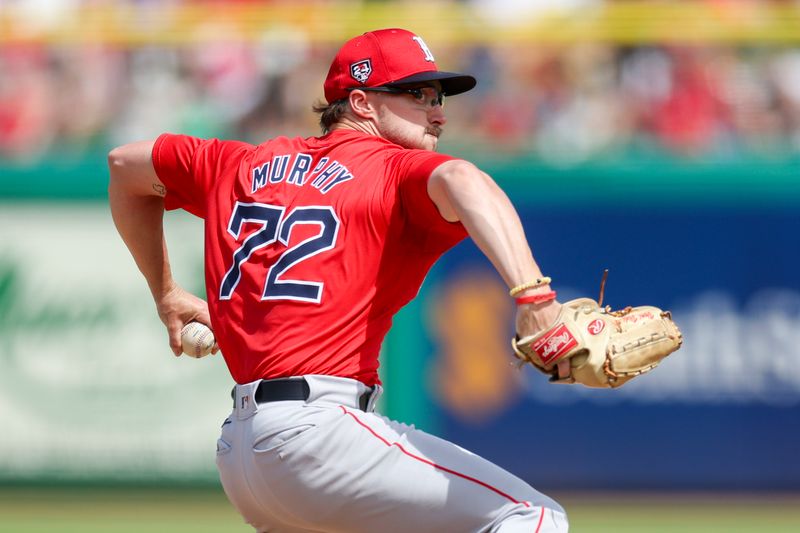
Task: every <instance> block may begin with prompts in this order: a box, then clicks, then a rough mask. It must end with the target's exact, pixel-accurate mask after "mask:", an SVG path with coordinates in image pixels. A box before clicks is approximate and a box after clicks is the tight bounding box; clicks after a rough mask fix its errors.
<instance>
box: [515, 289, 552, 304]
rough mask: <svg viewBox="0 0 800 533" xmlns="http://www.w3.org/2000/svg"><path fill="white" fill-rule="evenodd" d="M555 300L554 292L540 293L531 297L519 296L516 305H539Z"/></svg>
mask: <svg viewBox="0 0 800 533" xmlns="http://www.w3.org/2000/svg"><path fill="white" fill-rule="evenodd" d="M555 299H556V291H549V292H542V293H539V294H534V295H531V296H521V297H519V298H517V305H524V304H540V303H542V302H549V301H550V300H555Z"/></svg>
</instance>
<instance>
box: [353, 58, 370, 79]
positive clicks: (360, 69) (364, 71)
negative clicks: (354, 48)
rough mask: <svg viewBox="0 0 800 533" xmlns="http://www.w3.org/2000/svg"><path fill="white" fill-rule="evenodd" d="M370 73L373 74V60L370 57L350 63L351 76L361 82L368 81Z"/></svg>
mask: <svg viewBox="0 0 800 533" xmlns="http://www.w3.org/2000/svg"><path fill="white" fill-rule="evenodd" d="M370 74H372V61H370V60H369V59H362V60H361V61H356V62H355V63H352V64H351V65H350V76H352V77H353V79H354V80H356V81H357V82H359V83H367V80H368V79H369V76H370Z"/></svg>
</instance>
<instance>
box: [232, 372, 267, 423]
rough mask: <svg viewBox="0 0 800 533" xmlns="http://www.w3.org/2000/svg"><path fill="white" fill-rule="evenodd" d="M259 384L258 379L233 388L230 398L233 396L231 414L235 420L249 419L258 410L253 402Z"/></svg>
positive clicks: (254, 401)
mask: <svg viewBox="0 0 800 533" xmlns="http://www.w3.org/2000/svg"><path fill="white" fill-rule="evenodd" d="M259 383H261V380H260V379H259V380H257V381H253V382H250V383H245V384H244V385H236V386H235V387H233V391H231V396H233V412H234V414H235V415H236V418H237V419H239V420H245V419H247V418H250V417H251V416H253V415H254V414H255V413H256V411H257V410H258V404H257V403H256V400H255V391H256V389H257V388H258V385H259Z"/></svg>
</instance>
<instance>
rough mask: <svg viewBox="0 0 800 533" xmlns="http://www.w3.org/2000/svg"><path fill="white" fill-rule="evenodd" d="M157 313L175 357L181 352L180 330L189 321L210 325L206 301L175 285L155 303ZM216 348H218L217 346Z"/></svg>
mask: <svg viewBox="0 0 800 533" xmlns="http://www.w3.org/2000/svg"><path fill="white" fill-rule="evenodd" d="M156 307H157V308H158V315H159V317H160V318H161V321H162V322H163V323H164V325H165V326H166V328H167V335H168V336H169V347H170V349H171V350H172V353H173V354H175V356H176V357H179V356H180V355H181V354H182V353H183V347H182V343H181V330H182V329H183V327H184V326H185V325H186V324H188V323H189V322H200V323H201V324H205V325H206V326H208V327H211V316H210V315H209V312H208V303H207V302H206V301H205V300H203V299H202V298H198V297H197V296H195V295H194V294H191V293H189V292H187V291H186V290H184V289H183V288H181V287H180V286H178V285H175V286H174V287H173V288H172V289H171V290H170V291H169V292H168V293H166V294H165V295H164V296H163V298H161V299H160V301H158V302H157V303H156ZM217 350H218V348H217Z"/></svg>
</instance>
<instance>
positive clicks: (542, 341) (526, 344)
mask: <svg viewBox="0 0 800 533" xmlns="http://www.w3.org/2000/svg"><path fill="white" fill-rule="evenodd" d="M682 340H683V338H682V336H681V332H680V331H679V330H678V327H677V326H676V325H675V323H674V322H673V321H672V317H671V315H670V313H669V311H662V310H661V309H659V308H657V307H652V306H640V307H626V308H625V309H622V310H620V311H611V309H610V308H609V307H606V308H601V307H600V305H599V304H598V303H597V302H595V301H594V300H592V299H591V298H578V299H576V300H571V301H569V302H566V303H564V304H563V306H562V308H561V312H560V313H559V316H558V318H557V319H556V321H555V323H554V325H553V326H551V327H549V328H548V329H546V330H544V331H541V332H539V333H537V334H535V335H530V336H528V337H524V338H519V337H516V338H514V339H513V340H512V342H511V344H512V347H513V348H514V353H515V355H516V356H517V357H518V358H519V359H520V360H522V361H523V362H527V363H531V364H533V366H535V367H536V368H537V369H539V370H540V371H542V372H544V373H545V374H548V375H550V376H551V378H550V381H552V382H554V383H581V384H583V385H585V386H587V387H604V388H609V387H619V386H621V385H623V384H624V383H626V382H628V381H629V380H631V379H633V378H634V377H636V376H639V375H641V374H644V373H645V372H649V371H650V370H652V369H653V368H655V367H656V366H658V364H659V363H660V362H661V360H662V359H664V358H665V357H666V356H667V355H669V354H671V353H672V352H674V351H675V350H677V349H678V348H680V346H681V342H682ZM564 359H569V362H570V367H571V375H570V376H569V377H568V378H559V377H558V375H557V370H556V366H557V364H558V362H559V361H562V360H564Z"/></svg>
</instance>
